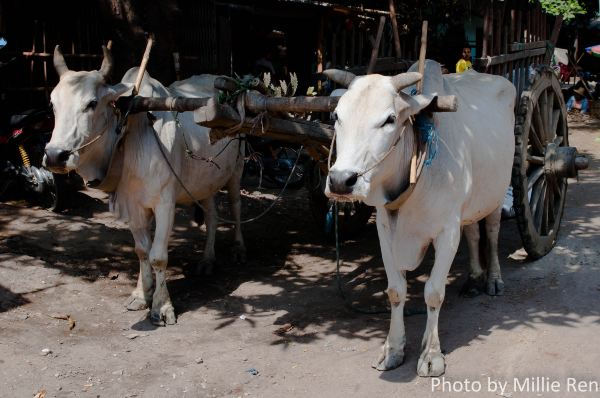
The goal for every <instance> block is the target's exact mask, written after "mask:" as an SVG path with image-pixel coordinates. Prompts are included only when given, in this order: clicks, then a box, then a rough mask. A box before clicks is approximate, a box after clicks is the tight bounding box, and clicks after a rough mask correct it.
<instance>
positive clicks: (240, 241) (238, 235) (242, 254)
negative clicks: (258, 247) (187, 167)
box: [227, 163, 246, 263]
mask: <svg viewBox="0 0 600 398" xmlns="http://www.w3.org/2000/svg"><path fill="white" fill-rule="evenodd" d="M242 171H243V163H242V167H238V168H237V170H236V172H235V173H234V175H233V176H232V177H231V179H230V180H229V181H228V182H227V194H228V196H229V203H230V206H231V213H232V215H233V220H234V221H235V226H234V227H235V242H234V244H233V247H232V248H231V255H232V257H233V261H234V262H236V263H245V262H246V246H245V245H244V237H243V236H242V222H241V221H242V201H241V197H240V179H241V175H242Z"/></svg>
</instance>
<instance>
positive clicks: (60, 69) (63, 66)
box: [53, 45, 69, 77]
mask: <svg viewBox="0 0 600 398" xmlns="http://www.w3.org/2000/svg"><path fill="white" fill-rule="evenodd" d="M53 61H54V68H55V69H56V73H58V77H62V75H64V74H65V72H68V71H69V67H68V66H67V63H66V62H65V57H63V54H62V52H61V51H60V46H59V45H57V46H56V47H54V60H53Z"/></svg>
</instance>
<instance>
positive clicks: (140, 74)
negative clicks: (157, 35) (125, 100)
mask: <svg viewBox="0 0 600 398" xmlns="http://www.w3.org/2000/svg"><path fill="white" fill-rule="evenodd" d="M153 44H154V38H153V37H152V35H149V36H148V42H147V43H146V51H144V57H143V58H142V63H141V64H140V69H139V71H138V75H137V78H136V79H135V87H134V92H133V94H134V95H137V93H138V92H139V91H140V86H141V85H142V79H143V78H144V72H145V71H146V66H147V65H148V61H149V60H150V51H151V50H152V45H153Z"/></svg>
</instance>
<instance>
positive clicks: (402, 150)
mask: <svg viewBox="0 0 600 398" xmlns="http://www.w3.org/2000/svg"><path fill="white" fill-rule="evenodd" d="M415 131H416V130H415V129H414V128H413V125H412V123H411V122H410V121H406V127H405V129H404V133H403V135H402V137H401V138H400V140H399V141H398V144H397V148H396V150H395V151H394V152H395V153H394V154H393V155H392V156H390V159H389V163H388V165H387V166H386V167H387V168H389V170H390V172H389V173H388V177H387V178H386V179H384V181H383V189H384V195H385V197H386V198H387V199H388V203H387V204H386V208H387V207H388V205H389V204H391V203H395V202H397V201H398V199H399V198H403V197H406V196H407V195H409V194H410V192H412V185H413V184H411V181H410V175H411V161H412V157H413V154H414V153H416V152H417V148H416V147H415V146H416V145H418V144H419V141H418V140H417V139H416V137H415ZM409 191H410V192H409ZM402 202H404V200H402Z"/></svg>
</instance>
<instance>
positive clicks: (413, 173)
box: [410, 21, 429, 184]
mask: <svg viewBox="0 0 600 398" xmlns="http://www.w3.org/2000/svg"><path fill="white" fill-rule="evenodd" d="M428 25H429V23H428V22H427V21H423V25H422V27H421V49H420V51H419V73H420V74H421V80H419V81H418V82H417V94H421V93H422V92H423V74H424V73H425V55H426V53H427V27H428ZM416 183H417V152H416V151H413V154H412V157H411V159H410V184H416Z"/></svg>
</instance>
